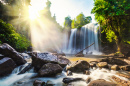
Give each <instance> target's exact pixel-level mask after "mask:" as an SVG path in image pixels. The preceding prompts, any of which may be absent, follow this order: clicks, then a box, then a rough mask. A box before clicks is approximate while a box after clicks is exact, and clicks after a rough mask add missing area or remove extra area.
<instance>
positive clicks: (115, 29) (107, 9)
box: [92, 0, 130, 52]
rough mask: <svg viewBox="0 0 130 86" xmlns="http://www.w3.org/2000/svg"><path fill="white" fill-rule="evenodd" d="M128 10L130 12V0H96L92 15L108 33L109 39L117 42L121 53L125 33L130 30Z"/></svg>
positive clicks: (118, 50)
mask: <svg viewBox="0 0 130 86" xmlns="http://www.w3.org/2000/svg"><path fill="white" fill-rule="evenodd" d="M128 10H130V0H118V1H117V0H94V8H93V9H92V13H93V14H95V18H96V20H97V21H98V22H99V23H100V25H101V26H102V28H103V29H104V30H103V31H104V32H106V35H107V38H108V39H109V40H110V41H112V39H114V40H115V41H116V44H117V52H120V44H121V42H122V41H123V32H124V31H125V30H126V29H128V28H130V25H128V23H127V21H130V13H129V12H128ZM128 30H129V29H128Z"/></svg>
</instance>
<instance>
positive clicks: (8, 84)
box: [0, 69, 128, 86]
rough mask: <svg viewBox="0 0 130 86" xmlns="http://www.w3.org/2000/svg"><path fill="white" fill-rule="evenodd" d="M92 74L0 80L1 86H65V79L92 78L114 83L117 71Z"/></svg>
mask: <svg viewBox="0 0 130 86" xmlns="http://www.w3.org/2000/svg"><path fill="white" fill-rule="evenodd" d="M90 72H91V73H90V75H85V74H78V73H73V76H67V75H66V72H62V73H61V74H59V75H57V76H56V77H41V78H33V79H31V77H34V76H36V73H25V74H21V75H17V74H11V75H10V76H8V77H4V78H1V79H0V86H33V82H34V80H41V81H44V82H47V81H48V80H49V81H52V82H53V84H55V85H54V86H63V82H62V80H63V78H65V77H70V78H82V79H84V80H86V79H87V78H88V77H90V78H91V80H92V81H93V80H96V79H105V80H106V81H112V79H111V77H112V76H113V75H115V74H116V73H117V71H112V70H106V69H90ZM115 76H116V77H119V78H121V79H123V80H127V81H128V79H126V78H124V77H120V76H118V75H115ZM19 82H21V83H19ZM71 84H72V85H74V86H87V85H88V84H89V83H88V84H87V83H86V82H85V81H78V82H72V83H71Z"/></svg>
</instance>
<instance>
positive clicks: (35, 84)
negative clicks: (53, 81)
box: [33, 80, 45, 86]
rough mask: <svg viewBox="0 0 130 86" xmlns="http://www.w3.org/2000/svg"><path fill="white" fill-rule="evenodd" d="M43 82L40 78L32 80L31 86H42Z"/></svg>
mask: <svg viewBox="0 0 130 86" xmlns="http://www.w3.org/2000/svg"><path fill="white" fill-rule="evenodd" d="M44 85H45V82H43V81H41V80H35V81H34V82H33V86H44Z"/></svg>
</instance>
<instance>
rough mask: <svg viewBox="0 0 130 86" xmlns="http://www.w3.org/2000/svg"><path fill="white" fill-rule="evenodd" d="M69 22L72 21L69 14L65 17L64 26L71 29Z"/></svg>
mask: <svg viewBox="0 0 130 86" xmlns="http://www.w3.org/2000/svg"><path fill="white" fill-rule="evenodd" d="M71 22H72V20H71V18H70V16H68V17H65V22H64V28H65V29H71Z"/></svg>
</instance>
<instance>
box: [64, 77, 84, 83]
mask: <svg viewBox="0 0 130 86" xmlns="http://www.w3.org/2000/svg"><path fill="white" fill-rule="evenodd" d="M80 80H83V79H82V78H63V80H62V81H63V82H64V83H66V84H68V83H71V82H75V81H80Z"/></svg>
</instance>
